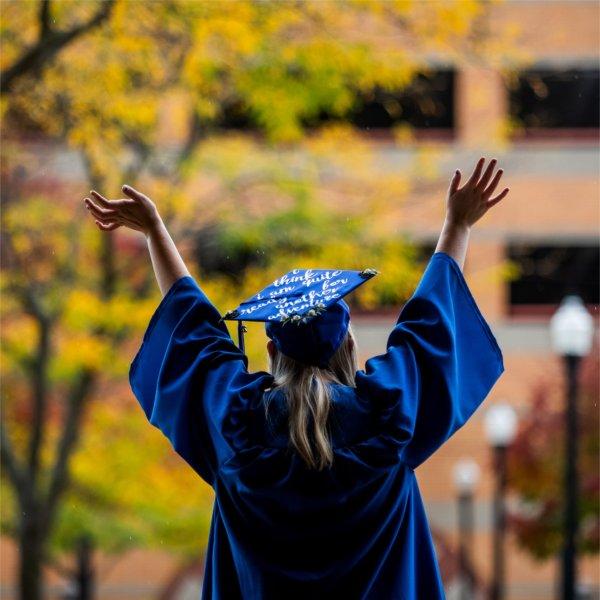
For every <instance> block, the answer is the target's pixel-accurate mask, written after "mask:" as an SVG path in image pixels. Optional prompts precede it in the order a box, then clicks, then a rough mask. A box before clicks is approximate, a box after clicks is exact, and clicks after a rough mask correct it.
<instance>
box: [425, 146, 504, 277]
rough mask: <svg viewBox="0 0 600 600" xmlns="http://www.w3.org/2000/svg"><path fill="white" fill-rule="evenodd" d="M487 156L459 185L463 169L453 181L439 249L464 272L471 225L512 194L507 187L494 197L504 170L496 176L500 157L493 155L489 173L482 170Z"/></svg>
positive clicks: (447, 197) (488, 167)
mask: <svg viewBox="0 0 600 600" xmlns="http://www.w3.org/2000/svg"><path fill="white" fill-rule="evenodd" d="M484 162H485V158H484V157H483V156H482V157H481V158H480V159H479V160H478V161H477V164H476V165H475V169H474V170H473V173H472V174H471V176H470V177H469V179H468V180H467V182H466V183H465V184H464V186H463V187H462V188H459V187H458V186H459V184H460V177H461V174H460V170H458V169H457V170H456V171H455V172H454V175H453V177H452V180H451V181H450V187H449V188H448V194H447V196H446V219H445V220H444V225H443V227H442V232H441V234H440V238H439V240H438V243H437V246H436V249H435V251H436V252H445V253H446V254H448V255H449V256H451V257H452V258H453V259H454V260H455V261H456V263H457V264H458V266H459V267H460V269H461V271H462V269H463V267H464V264H465V257H466V255H467V247H468V245H469V235H470V233H471V227H472V226H473V225H474V224H475V222H476V221H478V220H479V219H481V217H482V216H483V215H484V214H485V213H486V212H487V211H488V210H489V209H490V208H491V207H492V206H494V204H497V203H498V202H500V200H502V198H504V196H506V194H508V191H509V188H504V189H503V190H502V191H501V192H500V193H499V194H497V195H496V196H494V197H492V194H493V193H494V190H495V189H496V187H497V186H498V183H499V181H500V177H502V173H503V170H502V169H498V171H497V172H496V174H495V175H494V176H493V177H492V173H493V171H494V167H495V166H496V162H497V161H496V159H495V158H492V160H491V161H490V163H489V165H488V166H487V168H486V170H485V172H484V173H483V175H482V174H481V173H482V170H483V164H484Z"/></svg>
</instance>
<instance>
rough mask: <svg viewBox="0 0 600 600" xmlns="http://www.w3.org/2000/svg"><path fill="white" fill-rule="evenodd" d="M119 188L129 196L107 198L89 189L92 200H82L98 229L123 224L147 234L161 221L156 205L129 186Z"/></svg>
mask: <svg viewBox="0 0 600 600" xmlns="http://www.w3.org/2000/svg"><path fill="white" fill-rule="evenodd" d="M121 189H122V190H123V192H124V193H125V194H126V195H127V196H129V198H123V199H118V200H108V199H107V198H105V197H104V196H102V194H99V193H98V192H96V191H95V190H91V192H90V195H91V196H93V198H94V200H92V199H90V198H84V199H83V201H84V203H85V206H86V208H87V209H88V210H89V211H90V214H91V215H92V216H93V217H94V218H95V219H94V220H95V223H96V225H98V228H99V229H102V230H103V231H112V230H113V229H117V227H121V225H124V226H125V227H129V228H130V229H134V230H136V231H141V232H142V233H144V234H146V235H147V234H148V233H149V232H150V231H151V230H152V229H153V228H155V227H156V226H157V225H158V224H159V223H160V222H161V219H160V215H159V214H158V210H157V208H156V205H155V204H154V202H153V201H152V200H150V198H148V196H146V195H144V194H142V193H141V192H139V191H138V190H136V189H134V188H132V187H131V186H128V185H124V186H123V187H122V188H121Z"/></svg>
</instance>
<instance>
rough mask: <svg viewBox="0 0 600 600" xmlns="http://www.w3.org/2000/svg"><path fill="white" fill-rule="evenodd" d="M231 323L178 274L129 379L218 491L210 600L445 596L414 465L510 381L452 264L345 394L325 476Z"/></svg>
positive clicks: (433, 277)
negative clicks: (308, 458)
mask: <svg viewBox="0 0 600 600" xmlns="http://www.w3.org/2000/svg"><path fill="white" fill-rule="evenodd" d="M219 319H220V314H219V312H218V311H217V310H216V308H215V307H214V306H213V305H212V304H211V302H210V301H209V300H208V298H207V297H206V296H205V294H204V292H203V291H202V290H201V288H200V287H199V286H198V284H197V283H196V281H195V280H194V279H193V278H192V277H190V276H185V277H181V278H180V279H178V280H177V281H176V282H175V283H174V284H173V285H172V287H171V288H170V289H169V291H168V292H167V294H166V295H165V296H164V297H163V299H162V300H161V302H160V304H159V306H158V307H157V309H156V311H155V313H154V314H153V316H152V318H151V320H150V323H149V325H148V328H147V330H146V332H145V334H144V337H143V341H142V344H141V347H140V349H139V351H138V353H137V355H136V356H135V358H134V360H133V362H132V364H131V369H130V373H129V380H130V384H131V387H132V389H133V392H134V394H135V396H136V398H137V400H138V401H139V403H140V405H141V406H142V408H143V410H144V412H145V414H146V417H147V418H148V420H149V421H150V423H152V424H153V425H154V426H156V427H157V428H159V429H160V430H161V431H162V432H163V434H164V435H165V436H166V437H167V438H168V439H169V441H170V442H171V445H172V447H173V448H174V450H175V451H176V452H177V453H178V454H179V455H180V456H181V457H183V459H184V460H185V461H186V462H187V463H188V464H189V465H190V466H191V467H192V469H194V470H195V471H196V472H197V473H198V475H199V476H200V477H201V478H202V479H203V480H204V481H206V482H207V483H208V484H209V485H210V486H212V488H213V489H214V492H215V501H214V507H213V514H212V521H211V527H210V533H209V540H208V547H207V553H206V560H205V579H204V586H203V590H202V600H205V599H209V598H210V599H219V600H221V599H223V600H231V599H235V598H244V599H250V600H259V599H260V600H267V599H277V600H279V599H281V598H286V599H290V598H292V599H293V598H298V599H300V598H302V599H306V598H311V599H315V598H345V599H354V598H356V599H377V600H379V599H386V600H387V599H398V600H413V599H414V600H424V599H427V600H435V599H436V598H444V597H445V596H444V590H443V586H442V580H441V577H440V571H439V566H438V563H437V559H436V553H435V548H434V545H433V542H432V537H431V533H430V529H429V526H428V522H427V516H426V512H425V508H424V505H423V501H422V498H421V495H420V492H419V487H418V485H417V479H416V477H415V473H414V470H415V469H416V468H417V467H418V466H419V465H420V464H422V463H423V461H425V460H426V459H427V458H428V457H429V456H431V455H432V454H433V453H434V452H435V451H436V450H437V449H438V448H439V447H440V446H441V445H442V444H443V443H444V442H445V441H446V440H447V439H448V438H449V437H450V436H451V435H453V434H454V432H456V431H457V430H458V429H459V428H460V427H461V426H462V425H464V423H465V422H466V421H467V420H468V419H469V417H470V416H471V415H472V414H473V412H474V411H475V410H476V409H477V407H478V406H479V405H480V404H481V403H482V402H483V400H484V399H485V397H486V396H487V395H488V393H489V391H490V389H491V388H492V386H493V385H494V384H495V382H496V381H497V379H498V378H499V377H500V375H501V374H502V372H503V371H504V365H503V358H502V353H501V350H500V348H499V346H498V344H497V342H496V339H495V338H494V335H493V334H492V332H491V330H490V328H489V326H488V324H487V323H486V321H485V319H484V317H483V316H482V314H481V312H480V311H479V309H478V307H477V305H476V303H475V300H474V298H473V296H472V294H471V292H470V290H469V288H468V287H467V283H466V281H465V279H464V278H463V274H462V272H461V270H460V268H459V266H458V264H457V263H456V261H455V260H454V259H453V258H452V257H450V256H449V255H448V254H445V253H443V252H437V253H435V254H433V256H432V257H431V259H430V261H429V263H428V265H427V267H426V269H425V272H424V274H423V277H422V279H421V281H420V283H419V285H418V286H417V289H416V290H415V292H414V294H413V295H412V296H411V298H410V299H409V300H408V302H407V303H406V304H405V305H404V307H403V308H402V310H401V312H400V315H399V317H398V320H397V322H396V324H395V326H394V328H393V330H392V331H391V333H390V336H389V338H388V341H387V348H386V351H385V352H384V353H383V354H380V355H378V356H374V357H373V358H371V359H369V360H368V361H367V362H366V365H365V369H364V370H360V371H357V373H356V378H355V387H350V386H342V385H335V386H334V387H333V391H334V394H333V406H332V413H331V415H332V417H331V421H330V426H331V439H332V442H333V448H334V455H335V463H334V466H333V468H332V469H330V470H325V471H322V472H316V471H311V470H310V469H308V468H307V467H305V466H304V463H303V462H302V460H301V459H300V458H299V457H298V456H297V455H296V454H295V453H294V452H293V451H291V450H290V449H289V448H288V441H287V440H288V438H287V429H286V427H287V425H286V407H285V398H284V397H283V395H282V394H281V392H279V391H277V390H269V389H268V388H269V386H270V385H271V384H272V382H273V378H272V377H271V375H270V374H269V373H267V372H264V371H258V372H254V373H250V372H248V370H247V366H248V362H247V358H246V357H245V355H244V354H243V353H242V352H241V351H240V350H239V349H238V348H237V346H236V345H235V343H234V342H233V340H232V339H231V337H230V335H229V333H228V331H227V328H226V326H225V324H224V323H223V322H220V321H219ZM267 401H268V405H269V413H268V414H269V417H268V419H267V418H266V417H265V403H266V402H267Z"/></svg>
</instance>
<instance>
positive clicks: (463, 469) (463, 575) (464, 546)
mask: <svg viewBox="0 0 600 600" xmlns="http://www.w3.org/2000/svg"><path fill="white" fill-rule="evenodd" d="M479 473H480V471H479V465H478V464H477V463H476V462H475V461H474V460H472V459H471V458H463V459H461V460H459V461H458V462H457V463H456V464H455V465H454V470H453V476H454V486H455V488H456V490H457V492H458V537H459V550H458V553H459V554H458V557H459V572H460V598H461V600H472V598H473V596H474V591H475V590H474V577H473V563H472V560H471V555H470V552H469V550H468V549H470V548H472V547H473V490H474V488H475V486H476V484H477V482H478V481H479Z"/></svg>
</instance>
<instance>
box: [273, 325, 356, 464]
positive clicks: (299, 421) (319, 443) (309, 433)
mask: <svg viewBox="0 0 600 600" xmlns="http://www.w3.org/2000/svg"><path fill="white" fill-rule="evenodd" d="M269 370H270V372H271V374H272V375H273V377H274V382H273V385H272V386H271V387H272V389H275V388H280V389H282V391H283V392H284V394H285V397H286V401H287V406H288V415H289V419H288V427H289V436H290V444H291V445H292V446H293V447H294V448H295V450H296V451H297V452H298V454H299V455H300V457H301V458H302V459H303V460H304V462H305V463H306V464H307V466H308V467H309V468H312V469H317V470H319V471H320V470H322V469H324V468H325V467H331V465H332V464H333V450H332V447H331V440H330V435H329V430H328V416H329V412H330V409H331V386H330V384H331V383H339V384H342V385H349V386H354V377H355V375H356V371H357V370H358V359H357V347H356V340H355V338H354V334H353V332H352V327H351V326H348V332H347V334H346V337H345V338H344V340H343V341H342V343H341V344H340V346H339V348H338V349H337V351H336V352H335V354H334V355H333V356H332V357H331V360H330V361H329V364H328V366H327V368H324V369H322V368H320V367H317V366H312V365H305V364H303V363H301V362H299V361H297V360H294V359H293V358H290V357H289V356H286V355H285V354H282V353H281V352H279V350H277V349H275V353H274V356H273V357H271V356H270V355H269ZM268 410H269V403H268V402H267V404H266V406H265V412H266V414H267V416H268ZM311 417H312V427H311V422H310V421H311Z"/></svg>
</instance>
